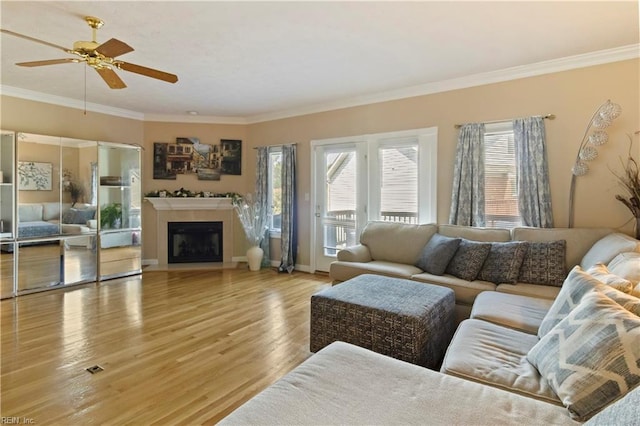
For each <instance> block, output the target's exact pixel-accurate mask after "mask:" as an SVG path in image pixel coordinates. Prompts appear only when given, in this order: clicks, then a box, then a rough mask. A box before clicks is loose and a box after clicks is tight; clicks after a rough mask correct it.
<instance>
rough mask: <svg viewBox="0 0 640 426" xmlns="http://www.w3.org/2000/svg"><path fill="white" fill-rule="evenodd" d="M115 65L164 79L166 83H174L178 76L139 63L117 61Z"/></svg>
mask: <svg viewBox="0 0 640 426" xmlns="http://www.w3.org/2000/svg"><path fill="white" fill-rule="evenodd" d="M117 66H118V68H120V69H123V70H125V71H129V72H134V73H136V74H140V75H144V76H147V77H151V78H157V79H158V80H162V81H166V82H168V83H175V82H176V81H178V76H177V75H175V74H170V73H168V72H164V71H158V70H154V69H153V68H147V67H143V66H141V65H135V64H130V63H128V62H122V61H118V62H117Z"/></svg>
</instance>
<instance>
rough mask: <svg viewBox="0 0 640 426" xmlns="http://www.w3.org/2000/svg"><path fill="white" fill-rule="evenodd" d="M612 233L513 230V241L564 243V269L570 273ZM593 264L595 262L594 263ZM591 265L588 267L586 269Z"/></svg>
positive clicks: (602, 231)
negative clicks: (593, 247) (593, 248)
mask: <svg viewBox="0 0 640 426" xmlns="http://www.w3.org/2000/svg"><path fill="white" fill-rule="evenodd" d="M612 232H613V230H612V229H610V228H524V227H522V228H513V231H512V239H513V240H515V241H532V242H547V241H558V240H565V241H566V256H567V260H566V262H567V263H566V267H567V271H570V270H571V268H573V267H574V266H576V265H579V264H580V262H581V260H582V258H583V257H584V255H585V254H586V253H587V252H588V251H589V249H590V248H591V247H592V246H593V245H594V244H595V243H596V242H597V241H598V240H599V239H601V238H602V237H604V236H605V235H608V234H611V233H612ZM594 263H595V262H594ZM591 266H593V265H589V266H588V267H587V268H589V267H591Z"/></svg>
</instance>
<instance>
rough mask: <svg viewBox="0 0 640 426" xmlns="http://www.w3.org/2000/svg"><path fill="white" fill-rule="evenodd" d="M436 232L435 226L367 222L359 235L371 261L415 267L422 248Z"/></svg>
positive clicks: (436, 227)
mask: <svg viewBox="0 0 640 426" xmlns="http://www.w3.org/2000/svg"><path fill="white" fill-rule="evenodd" d="M437 230H438V226H437V225H433V224H431V225H409V224H404V223H393V222H369V223H368V224H367V226H365V228H364V230H363V231H362V234H361V235H360V243H361V244H364V245H366V246H367V247H368V248H369V252H370V253H371V258H372V259H373V260H383V261H387V262H396V263H404V264H407V265H415V264H416V262H417V260H418V256H420V252H421V251H422V248H423V247H424V246H425V245H426V244H427V242H429V240H430V239H431V237H432V236H433V234H435V233H436V231H437Z"/></svg>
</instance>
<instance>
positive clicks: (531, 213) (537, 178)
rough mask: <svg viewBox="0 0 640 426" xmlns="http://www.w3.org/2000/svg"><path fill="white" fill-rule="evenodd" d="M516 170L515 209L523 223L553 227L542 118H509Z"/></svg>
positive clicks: (539, 226) (540, 226)
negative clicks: (516, 199) (511, 122)
mask: <svg viewBox="0 0 640 426" xmlns="http://www.w3.org/2000/svg"><path fill="white" fill-rule="evenodd" d="M513 136H514V144H515V151H516V168H517V170H518V209H519V210H520V216H521V217H522V222H523V224H524V225H526V226H535V227H538V228H552V227H553V213H552V211H551V190H550V187H549V166H548V164H547V148H546V142H545V128H544V119H543V118H542V117H539V116H538V117H527V118H518V119H516V120H513Z"/></svg>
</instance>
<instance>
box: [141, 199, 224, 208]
mask: <svg viewBox="0 0 640 426" xmlns="http://www.w3.org/2000/svg"><path fill="white" fill-rule="evenodd" d="M145 201H149V202H150V203H151V204H153V208H154V209H156V210H230V209H233V204H232V202H231V198H226V197H198V198H196V197H165V198H163V197H145Z"/></svg>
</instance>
